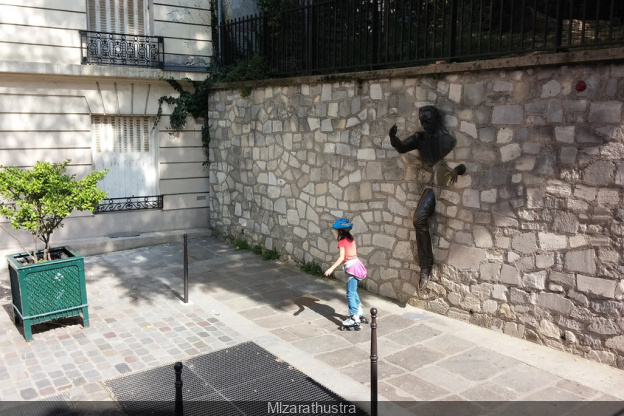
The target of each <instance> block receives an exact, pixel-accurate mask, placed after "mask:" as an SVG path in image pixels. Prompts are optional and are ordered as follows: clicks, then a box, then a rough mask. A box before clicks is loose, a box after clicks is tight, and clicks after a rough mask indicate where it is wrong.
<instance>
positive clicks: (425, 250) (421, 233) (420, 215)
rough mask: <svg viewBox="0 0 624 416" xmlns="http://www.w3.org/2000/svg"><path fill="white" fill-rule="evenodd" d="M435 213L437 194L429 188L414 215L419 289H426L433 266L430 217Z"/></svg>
mask: <svg viewBox="0 0 624 416" xmlns="http://www.w3.org/2000/svg"><path fill="white" fill-rule="evenodd" d="M434 211H435V193H434V192H433V189H431V188H427V189H425V190H424V191H423V193H422V195H421V196H420V201H418V208H416V213H415V214H414V228H416V245H417V246H418V262H419V264H420V281H419V282H418V288H419V289H424V287H425V286H426V285H427V283H428V282H429V276H430V275H431V266H433V247H432V245H431V233H430V232H429V217H431V215H432V214H433V212H434Z"/></svg>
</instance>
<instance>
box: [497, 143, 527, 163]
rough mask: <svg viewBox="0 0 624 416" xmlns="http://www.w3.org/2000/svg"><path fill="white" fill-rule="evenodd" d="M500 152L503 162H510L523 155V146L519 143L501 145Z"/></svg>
mask: <svg viewBox="0 0 624 416" xmlns="http://www.w3.org/2000/svg"><path fill="white" fill-rule="evenodd" d="M500 154H501V160H502V161H503V162H509V161H510V160H514V159H517V158H519V157H520V156H522V148H521V147H520V145H519V144H518V143H511V144H508V145H507V146H503V147H501V149H500Z"/></svg>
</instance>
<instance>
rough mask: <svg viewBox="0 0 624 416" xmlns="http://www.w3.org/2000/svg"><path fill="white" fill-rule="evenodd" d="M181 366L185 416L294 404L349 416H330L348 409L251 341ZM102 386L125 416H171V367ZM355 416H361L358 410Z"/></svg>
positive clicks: (225, 415)
mask: <svg viewBox="0 0 624 416" xmlns="http://www.w3.org/2000/svg"><path fill="white" fill-rule="evenodd" d="M183 364H184V368H183V370H182V382H183V387H182V391H183V393H182V395H183V400H184V404H183V408H184V416H192V415H198V416H199V415H219V416H229V415H245V416H252V415H267V414H279V413H281V412H278V411H277V410H278V409H279V406H293V405H295V406H300V405H301V406H316V410H318V409H321V410H330V411H323V412H322V414H324V415H325V414H327V415H331V414H348V413H349V412H341V413H337V412H335V409H336V406H339V405H341V404H342V405H343V406H351V404H350V403H348V402H346V401H345V400H344V399H343V398H341V397H340V396H338V395H336V394H335V393H333V392H331V391H330V390H328V389H327V388H325V387H323V386H322V385H320V384H319V383H317V382H316V381H314V380H312V379H311V378H309V377H308V376H306V375H305V374H303V373H302V372H300V371H298V370H297V369H295V368H294V367H292V366H291V365H289V364H288V363H286V362H284V361H283V360H280V359H279V358H278V357H276V356H274V355H273V354H271V353H269V352H268V351H266V350H265V349H263V348H261V347H259V346H258V345H256V344H254V343H253V342H246V343H243V344H239V345H236V346H234V347H230V348H225V349H223V350H219V351H215V352H212V353H208V354H205V355H202V356H199V357H194V358H191V359H189V360H187V361H186V362H183ZM105 385H106V386H107V387H108V388H109V390H110V391H111V392H112V393H113V395H114V396H115V398H116V399H117V400H118V401H119V404H120V406H121V408H122V409H123V411H124V413H126V414H127V415H128V416H134V415H145V414H151V415H155V416H156V415H173V414H174V409H175V372H174V370H173V364H170V365H166V366H162V367H158V368H154V369H151V370H148V371H143V372H140V373H135V374H127V375H124V376H121V377H118V378H116V379H112V380H108V381H106V382H105ZM319 406H320V407H319ZM332 406H333V407H332ZM290 409H292V407H290ZM331 410H334V412H332V411H331ZM357 414H360V415H365V413H364V412H363V411H361V410H359V409H357Z"/></svg>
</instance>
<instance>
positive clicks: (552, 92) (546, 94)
mask: <svg viewBox="0 0 624 416" xmlns="http://www.w3.org/2000/svg"><path fill="white" fill-rule="evenodd" d="M559 94H561V83H560V82H559V81H557V80H554V79H553V80H551V81H548V82H547V83H546V84H544V85H543V86H542V94H541V97H542V98H550V97H556V96H558V95H559Z"/></svg>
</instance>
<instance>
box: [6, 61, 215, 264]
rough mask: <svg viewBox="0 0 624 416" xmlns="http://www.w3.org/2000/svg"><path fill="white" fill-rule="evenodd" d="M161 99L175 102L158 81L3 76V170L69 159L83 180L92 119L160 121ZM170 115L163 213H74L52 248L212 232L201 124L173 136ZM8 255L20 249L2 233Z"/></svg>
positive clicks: (163, 139)
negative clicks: (123, 237)
mask: <svg viewBox="0 0 624 416" xmlns="http://www.w3.org/2000/svg"><path fill="white" fill-rule="evenodd" d="M151 71H155V70H151ZM187 88H188V86H187ZM162 95H175V91H174V90H173V89H172V88H171V87H170V86H169V85H168V84H166V83H165V82H163V81H160V80H155V79H152V80H150V79H143V80H141V79H111V78H108V79H106V78H85V77H61V78H55V79H51V78H49V77H47V78H46V77H43V76H40V75H26V74H4V75H3V76H2V77H1V78H0V125H1V126H2V128H1V131H0V165H4V166H19V167H29V166H32V165H34V164H35V162H36V161H39V160H41V161H47V162H61V161H63V160H65V159H71V164H70V166H68V171H69V172H70V173H73V174H76V175H77V176H78V177H83V176H84V175H86V174H87V173H89V172H91V171H92V170H93V149H92V137H91V116H92V115H124V116H130V115H147V116H153V117H154V118H155V116H156V113H157V110H158V98H159V97H160V96H162ZM170 112H171V108H170V106H167V105H165V107H164V116H163V117H162V119H161V120H160V122H159V123H158V125H157V131H156V132H155V133H154V134H155V135H156V137H155V144H156V145H157V148H158V150H157V155H158V158H157V159H158V160H157V161H156V164H157V166H158V180H159V184H158V189H159V193H160V194H162V195H163V205H164V206H163V209H162V210H139V211H126V212H115V213H105V214H96V215H93V214H91V213H90V212H86V213H79V212H76V213H74V214H72V215H71V216H70V217H69V218H68V219H67V220H66V221H65V222H64V224H65V226H64V227H63V228H60V229H58V230H57V231H55V233H54V236H53V238H54V241H56V242H58V241H63V240H72V239H76V238H92V237H104V236H109V235H111V234H115V233H119V232H130V231H132V232H140V233H145V232H157V231H167V230H177V229H188V228H195V227H207V226H208V195H207V191H208V178H207V177H208V170H207V169H205V168H204V167H203V166H202V164H203V162H204V160H205V156H204V153H203V149H202V143H201V125H198V124H196V123H195V122H193V120H192V119H190V120H189V121H188V123H187V125H186V126H185V128H184V130H183V131H182V132H180V133H175V134H170V131H169V130H168V126H169V116H168V115H169V114H170ZM126 196H131V195H126ZM0 225H1V226H3V227H4V228H7V229H10V225H9V224H8V222H7V220H6V219H5V218H0ZM12 233H13V234H14V235H16V236H18V237H19V238H20V240H21V241H22V244H23V245H24V246H25V247H28V248H31V247H32V240H31V238H30V235H29V234H28V233H26V232H24V231H21V232H14V231H12ZM10 250H13V251H12V252H15V250H18V251H19V250H21V249H20V248H19V246H18V245H17V243H16V242H15V241H14V240H13V239H11V238H10V237H8V236H7V235H6V234H5V232H4V231H2V230H0V251H2V252H7V251H10Z"/></svg>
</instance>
